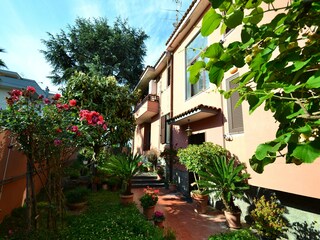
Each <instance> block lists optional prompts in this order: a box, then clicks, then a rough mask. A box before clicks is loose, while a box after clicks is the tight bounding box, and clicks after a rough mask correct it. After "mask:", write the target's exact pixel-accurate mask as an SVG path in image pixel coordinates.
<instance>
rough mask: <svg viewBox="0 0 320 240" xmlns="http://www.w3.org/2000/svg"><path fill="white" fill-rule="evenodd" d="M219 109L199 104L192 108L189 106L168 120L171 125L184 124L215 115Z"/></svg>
mask: <svg viewBox="0 0 320 240" xmlns="http://www.w3.org/2000/svg"><path fill="white" fill-rule="evenodd" d="M220 110H221V109H220V108H216V107H212V106H207V105H203V104H200V105H198V106H196V107H194V108H191V109H189V110H187V111H185V112H183V113H181V114H178V115H176V116H174V117H173V118H170V119H169V120H168V123H169V124H172V125H185V124H187V123H191V122H195V121H199V120H202V119H204V118H208V117H212V116H215V115H217V114H218V113H219V111H220Z"/></svg>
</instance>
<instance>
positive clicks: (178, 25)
mask: <svg viewBox="0 0 320 240" xmlns="http://www.w3.org/2000/svg"><path fill="white" fill-rule="evenodd" d="M197 1H198V0H193V1H192V2H191V4H190V6H189V7H188V9H187V10H186V12H185V13H184V15H183V16H182V18H181V19H180V21H179V23H178V24H177V26H176V28H175V29H174V30H173V32H172V33H171V35H170V37H169V39H168V40H167V42H166V45H167V44H168V43H169V41H170V40H171V38H172V37H173V36H174V34H175V33H176V32H177V31H178V29H179V27H180V26H181V24H182V23H183V21H184V19H185V18H186V17H187V16H188V14H189V12H190V11H191V9H192V8H193V6H194V5H195V4H196V2H197Z"/></svg>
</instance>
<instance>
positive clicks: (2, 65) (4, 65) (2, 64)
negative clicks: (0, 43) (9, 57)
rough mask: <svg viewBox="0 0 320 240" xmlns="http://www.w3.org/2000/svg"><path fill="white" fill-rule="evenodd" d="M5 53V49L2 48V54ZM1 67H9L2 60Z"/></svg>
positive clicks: (0, 51)
mask: <svg viewBox="0 0 320 240" xmlns="http://www.w3.org/2000/svg"><path fill="white" fill-rule="evenodd" d="M4 52H5V51H4V49H3V48H0V53H4ZM1 67H7V66H6V64H5V63H4V61H2V60H1V59H0V68H1Z"/></svg>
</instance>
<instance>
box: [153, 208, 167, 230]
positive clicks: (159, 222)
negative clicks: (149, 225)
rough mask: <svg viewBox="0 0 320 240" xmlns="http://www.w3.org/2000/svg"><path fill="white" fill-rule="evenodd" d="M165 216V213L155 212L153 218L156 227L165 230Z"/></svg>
mask: <svg viewBox="0 0 320 240" xmlns="http://www.w3.org/2000/svg"><path fill="white" fill-rule="evenodd" d="M165 219H166V218H165V216H164V214H163V212H160V211H155V212H154V214H153V216H152V220H153V222H154V225H155V226H157V227H160V228H163V227H164V226H163V222H164V220H165Z"/></svg>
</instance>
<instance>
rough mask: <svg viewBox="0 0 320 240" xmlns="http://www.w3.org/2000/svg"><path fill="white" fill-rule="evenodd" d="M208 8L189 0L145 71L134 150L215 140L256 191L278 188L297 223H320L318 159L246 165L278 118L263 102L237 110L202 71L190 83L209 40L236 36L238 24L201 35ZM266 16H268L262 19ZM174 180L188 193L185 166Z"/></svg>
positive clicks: (226, 84) (226, 83)
mask: <svg viewBox="0 0 320 240" xmlns="http://www.w3.org/2000/svg"><path fill="white" fill-rule="evenodd" d="M275 4H277V5H283V6H285V5H286V4H287V1H281V0H278V1H276V2H275ZM210 7H211V5H210V2H209V1H208V0H194V1H192V3H191V5H190V6H189V8H188V9H187V11H186V13H185V14H184V16H183V17H182V19H181V20H180V22H179V24H178V25H177V27H176V28H175V29H174V31H173V32H172V34H171V35H170V36H169V38H168V40H167V42H166V46H165V51H164V53H163V54H162V55H161V56H160V57H159V60H158V62H157V63H156V64H155V65H154V66H147V67H146V68H145V71H144V72H143V74H142V76H141V78H140V82H139V83H138V84H137V86H136V89H140V90H141V91H142V93H143V94H144V99H143V100H142V101H141V102H140V103H139V104H138V105H137V106H136V109H135V118H136V124H137V127H136V131H135V135H134V140H133V150H134V152H138V153H141V154H144V153H146V151H148V150H150V149H156V150H158V151H159V152H161V151H163V150H164V149H165V148H169V147H174V148H176V149H177V148H185V147H186V146H187V145H188V144H191V143H192V144H193V143H195V144H197V143H202V142H213V143H216V144H219V145H221V146H223V147H225V148H226V149H228V150H229V151H230V152H231V153H233V154H235V155H236V156H237V157H238V158H239V159H240V161H242V162H244V163H245V164H246V166H247V171H248V172H249V173H250V175H251V179H250V180H249V184H250V185H251V186H252V188H253V189H255V190H258V189H259V188H263V189H266V190H271V191H276V192H277V193H278V196H279V198H280V200H281V201H282V202H283V203H284V204H285V205H286V206H288V207H293V206H294V207H293V208H292V211H291V214H292V216H293V218H294V219H296V221H307V222H308V223H310V222H312V221H315V220H318V223H320V215H319V214H320V208H319V204H320V190H319V187H316V186H315V184H316V183H317V182H318V181H319V179H320V178H319V176H320V160H317V161H315V162H314V163H313V164H302V165H299V166H296V165H293V164H286V163H285V160H284V159H281V158H279V159H278V160H277V161H276V162H275V163H273V164H270V165H268V166H267V167H266V168H265V170H264V172H263V174H258V173H256V172H254V171H253V170H252V169H251V168H250V164H249V159H250V157H251V156H252V155H253V154H254V152H255V150H256V147H257V146H258V145H259V144H260V143H263V142H266V141H269V140H272V139H273V138H274V136H275V132H276V129H277V123H276V122H275V120H274V119H273V117H272V114H271V113H270V112H265V111H264V109H263V107H260V108H259V109H257V110H256V111H255V112H254V113H253V114H251V115H249V110H248V109H249V106H248V105H247V104H246V103H243V104H242V105H241V106H240V107H238V108H234V107H235V104H236V102H237V99H238V96H237V95H233V96H232V97H231V98H230V99H224V98H223V96H222V95H220V94H219V92H218V91H217V89H216V88H215V86H214V85H213V84H211V83H210V82H209V78H208V73H203V74H202V76H200V79H199V81H198V83H197V84H195V85H191V84H190V83H189V81H188V72H187V68H188V67H189V66H190V65H191V64H192V63H193V62H194V61H195V60H196V59H197V58H198V55H199V54H200V52H201V50H202V49H205V48H206V47H207V46H209V45H210V44H211V43H213V42H217V41H221V42H223V43H224V44H228V43H230V42H233V41H235V40H238V39H239V38H240V29H238V28H236V29H232V30H231V31H229V32H228V33H226V34H224V35H221V34H220V33H219V32H214V33H213V34H211V35H210V36H209V37H203V36H202V35H201V34H200V28H201V22H202V18H203V16H204V14H205V13H206V12H207V11H208V10H209V9H210ZM270 18H272V15H271V13H270V14H267V15H266V16H265V18H264V20H263V21H268V19H270ZM244 71H245V69H239V70H238V72H236V73H233V74H232V73H230V72H229V73H227V74H226V77H225V79H224V80H223V84H222V86H223V88H224V89H230V88H233V83H232V82H231V80H232V79H234V78H235V77H237V76H238V74H241V73H243V72H244ZM173 178H174V179H175V180H176V181H177V182H178V184H179V190H180V191H181V192H182V193H183V194H185V195H188V194H189V192H190V181H191V180H190V178H189V173H188V172H187V171H186V169H185V168H184V166H182V165H180V164H176V165H174V166H173ZM306 205H307V207H306ZM243 211H245V209H244V210H243ZM305 213H307V214H308V217H306V216H307V215H305Z"/></svg>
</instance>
